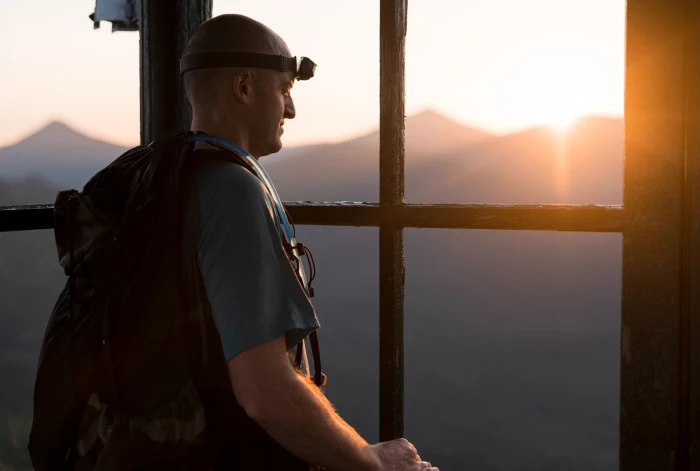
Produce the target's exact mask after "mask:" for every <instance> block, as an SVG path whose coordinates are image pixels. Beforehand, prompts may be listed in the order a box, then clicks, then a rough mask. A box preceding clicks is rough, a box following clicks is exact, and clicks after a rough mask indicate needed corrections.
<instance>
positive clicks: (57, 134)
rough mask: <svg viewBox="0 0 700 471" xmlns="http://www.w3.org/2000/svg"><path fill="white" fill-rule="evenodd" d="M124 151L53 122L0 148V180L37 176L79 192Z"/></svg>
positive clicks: (123, 148) (121, 148)
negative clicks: (91, 178)
mask: <svg viewBox="0 0 700 471" xmlns="http://www.w3.org/2000/svg"><path fill="white" fill-rule="evenodd" d="M126 149H127V148H126V147H122V146H117V145H114V144H110V143H108V142H104V141H100V140H98V139H92V138H90V137H87V136H85V135H83V134H81V133H79V132H77V131H75V130H74V129H72V128H70V127H69V126H67V125H66V124H64V123H61V122H57V121H54V122H51V123H49V124H47V125H46V126H44V127H42V128H41V129H39V130H38V131H36V132H34V133H32V134H30V135H29V136H27V137H25V138H24V139H22V140H20V141H19V142H17V143H16V144H13V145H11V146H8V147H2V148H0V177H2V178H5V179H21V178H24V177H27V176H40V177H41V178H43V179H44V180H46V181H48V182H50V183H53V184H54V185H56V186H58V187H60V188H78V189H80V188H82V185H84V184H85V183H86V182H87V180H88V179H89V178H90V177H91V176H92V175H94V174H95V172H97V171H98V170H100V169H101V168H103V167H104V166H105V165H107V164H108V163H110V162H112V161H113V160H114V159H116V158H117V157H118V156H119V155H120V154H122V153H123V152H124V151H125V150H126Z"/></svg>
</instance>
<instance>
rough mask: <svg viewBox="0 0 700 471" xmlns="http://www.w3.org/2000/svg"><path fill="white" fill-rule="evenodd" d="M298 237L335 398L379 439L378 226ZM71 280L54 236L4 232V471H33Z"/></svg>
mask: <svg viewBox="0 0 700 471" xmlns="http://www.w3.org/2000/svg"><path fill="white" fill-rule="evenodd" d="M0 188H2V187H1V186H0ZM297 235H298V237H299V240H301V241H303V242H304V243H306V244H308V246H309V247H311V249H312V250H313V253H314V256H315V259H316V266H317V270H318V278H317V279H316V280H315V281H314V286H315V288H316V297H315V298H314V306H315V307H316V311H317V314H318V316H319V319H320V321H321V324H322V329H321V330H320V332H319V342H320V347H321V353H322V360H323V370H324V372H325V373H326V374H327V375H328V377H329V381H328V387H327V393H328V397H329V398H330V400H331V401H332V402H333V404H334V405H335V406H336V407H337V409H338V411H339V412H340V414H341V415H342V416H343V417H344V418H345V419H346V420H347V421H348V422H349V423H350V424H351V425H353V426H354V427H356V428H357V430H358V431H359V432H360V433H361V434H362V435H363V436H365V437H366V438H367V439H368V440H372V441H376V440H377V439H378V423H379V403H378V397H379V363H378V358H379V336H378V318H379V315H378V311H377V310H378V283H379V281H378V271H377V263H376V261H377V258H378V233H377V229H376V228H360V229H356V228H325V227H308V226H299V227H297ZM339 247H342V250H339ZM65 279H66V278H65V276H64V274H63V271H62V269H61V268H60V266H59V264H58V258H57V255H56V249H55V242H54V237H53V232H52V231H30V232H15V233H0V313H2V315H0V383H2V384H3V385H5V387H4V388H0V468H2V467H3V466H5V467H8V466H11V467H14V469H16V470H20V469H29V457H28V454H27V451H26V446H27V440H28V433H29V427H30V425H31V417H32V397H33V388H34V379H35V374H36V366H37V361H38V355H39V351H40V347H41V341H42V339H43V335H44V329H45V327H46V322H47V321H48V318H49V315H50V313H51V309H52V308H53V305H54V303H55V301H56V299H57V296H58V294H59V293H60V291H61V289H62V288H63V284H64V283H65ZM3 469H5V468H3ZM8 469H12V468H8Z"/></svg>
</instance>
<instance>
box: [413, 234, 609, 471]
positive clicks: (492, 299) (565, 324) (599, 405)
mask: <svg viewBox="0 0 700 471" xmlns="http://www.w3.org/2000/svg"><path fill="white" fill-rule="evenodd" d="M405 244H406V246H405V249H406V319H405V329H406V330H405V336H406V337H405V342H406V358H405V364H406V366H405V368H406V371H405V377H406V436H407V438H408V439H409V440H411V441H413V442H414V443H415V444H416V446H417V448H418V450H419V452H420V453H421V456H423V457H424V458H425V459H427V460H429V461H431V462H432V463H433V464H435V465H436V466H439V467H440V468H441V469H442V468H444V469H466V468H467V467H469V468H474V469H492V470H513V469H523V470H538V469H571V470H578V469H580V470H606V471H607V470H615V469H617V466H618V464H617V463H618V445H619V438H618V423H619V379H620V329H621V327H620V326H621V318H620V315H621V314H620V304H621V301H620V299H621V256H622V238H621V235H619V234H586V233H553V232H534V231H532V232H520V231H517V232H516V231H495V230H493V231H481V230H470V231H456V230H427V231H426V230H415V229H409V230H407V231H406V239H405Z"/></svg>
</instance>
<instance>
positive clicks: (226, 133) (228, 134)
mask: <svg viewBox="0 0 700 471" xmlns="http://www.w3.org/2000/svg"><path fill="white" fill-rule="evenodd" d="M190 129H191V130H192V131H200V132H203V133H206V134H209V135H210V136H215V137H220V138H221V139H226V140H227V141H229V142H233V143H234V144H236V145H238V146H239V147H242V148H243V149H245V150H246V151H248V152H250V148H249V139H248V137H247V135H246V133H245V132H244V131H243V129H241V128H240V126H236V125H229V126H221V125H216V124H213V123H208V122H206V121H203V120H201V119H197V118H196V117H195V118H194V119H193V120H192V126H191V127H190ZM194 148H195V149H214V147H213V146H212V145H211V144H209V143H207V142H202V141H199V142H197V143H195V146H194Z"/></svg>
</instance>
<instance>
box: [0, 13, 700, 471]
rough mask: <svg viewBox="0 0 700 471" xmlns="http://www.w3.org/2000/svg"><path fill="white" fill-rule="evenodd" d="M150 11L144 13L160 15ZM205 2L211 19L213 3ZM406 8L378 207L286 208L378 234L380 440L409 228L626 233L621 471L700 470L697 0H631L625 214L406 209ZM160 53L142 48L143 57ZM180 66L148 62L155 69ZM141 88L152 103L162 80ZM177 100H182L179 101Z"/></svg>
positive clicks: (164, 43) (398, 19)
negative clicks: (698, 395)
mask: <svg viewBox="0 0 700 471" xmlns="http://www.w3.org/2000/svg"><path fill="white" fill-rule="evenodd" d="M181 1H183V2H184V0H181ZM554 3H555V2H551V5H554ZM557 4H561V2H557ZM142 5H145V6H146V11H150V9H154V10H155V9H158V8H159V7H157V6H156V4H155V3H143V4H142ZM201 5H202V6H203V8H202V9H201V11H206V8H204V7H206V6H207V5H209V6H210V3H209V2H208V1H206V0H203V1H202V3H201ZM483 5H484V6H485V5H486V2H483ZM586 5H587V7H588V5H591V4H590V3H588V4H586ZM528 6H529V7H531V6H532V5H531V4H528ZM406 8H407V6H406V2H405V0H381V2H379V11H380V14H379V23H380V41H379V50H380V69H379V79H380V80H379V83H380V106H379V110H380V116H379V122H380V129H381V132H380V136H379V140H380V159H379V166H380V191H379V196H380V198H379V204H319V203H290V204H289V209H290V212H291V213H292V216H293V217H294V219H295V220H296V222H297V224H306V225H314V224H315V225H339V226H374V227H377V226H378V227H379V277H378V279H379V306H380V313H379V317H380V323H381V329H380V345H379V358H380V368H379V372H380V375H379V376H380V377H379V383H380V392H379V396H380V407H379V417H380V434H379V438H380V439H382V440H386V439H390V438H393V437H397V436H401V435H404V420H403V419H404V409H405V407H404V405H405V404H404V388H403V384H404V362H403V359H404V349H403V337H404V330H403V321H404V313H403V304H404V283H403V275H404V264H403V262H404V238H403V232H404V228H406V227H415V228H432V229H438V228H463V229H472V230H474V229H491V230H493V229H504V230H505V229H507V230H551V231H580V232H605V233H621V234H622V241H623V242H622V249H623V250H622V270H621V273H622V311H621V324H622V325H621V329H620V332H621V344H620V362H619V365H620V368H621V369H620V405H621V409H620V410H621V413H620V416H619V421H620V434H619V466H620V469H621V470H622V471H627V470H637V469H654V470H669V471H670V470H671V469H674V470H677V469H682V470H687V469H694V468H696V467H697V458H696V455H697V453H694V452H693V453H691V450H692V449H693V447H694V445H693V444H694V443H695V442H696V441H697V436H698V427H697V423H696V422H697V421H695V420H694V419H692V418H693V417H697V416H698V410H697V409H698V405H697V404H696V403H695V402H693V401H691V397H692V392H693V391H695V390H697V389H698V388H700V383H699V382H698V376H697V375H691V372H692V371H694V369H692V368H691V366H692V365H693V364H694V361H695V359H696V358H698V346H697V342H695V340H696V339H697V335H696V332H695V331H697V326H696V323H695V317H696V316H695V314H696V313H695V310H696V309H695V308H694V307H693V306H695V305H696V304H697V301H698V299H697V298H698V296H697V293H696V292H695V291H696V290H694V288H693V287H694V286H698V282H699V281H700V280H698V279H697V278H698V276H697V267H698V266H699V265H700V260H698V259H697V257H696V256H695V253H696V250H694V249H693V247H694V246H697V244H698V243H700V233H699V232H698V231H697V228H696V227H695V226H696V225H695V224H693V223H692V222H693V221H695V220H697V218H698V214H697V213H698V211H700V210H699V209H698V205H697V204H696V203H697V202H696V201H694V199H693V198H692V197H691V196H692V195H693V194H694V191H693V190H694V189H695V188H697V187H700V178H698V175H696V174H697V172H694V171H693V168H694V166H695V165H694V163H693V162H695V161H696V160H697V149H696V147H697V146H696V145H695V143H696V142H698V136H697V129H698V126H697V122H696V121H697V116H698V115H700V106H699V105H698V103H697V100H695V97H697V96H698V95H700V90H698V87H699V85H698V82H697V80H693V77H695V76H696V75H697V73H698V64H699V62H698V61H697V60H695V58H696V57H698V54H695V53H694V52H697V51H698V50H700V39H699V38H698V36H697V35H696V34H695V29H694V28H693V27H692V26H693V25H694V23H695V22H696V21H697V18H698V16H700V11H698V9H697V7H696V6H695V5H693V4H691V3H689V2H647V1H646V0H628V1H627V5H626V22H627V24H626V29H625V47H626V52H625V79H624V80H625V86H624V90H625V122H624V131H625V143H624V151H625V152H624V155H625V159H624V173H623V174H624V193H623V202H624V207H619V206H616V207H594V206H586V205H577V204H571V202H569V203H567V205H564V206H561V205H545V206H536V205H534V204H529V205H522V203H521V205H520V206H494V205H474V204H462V205H460V204H456V205H417V204H416V205H412V204H409V205H407V204H404V152H403V151H404V142H403V139H402V136H403V131H404V124H405V121H404V116H405V111H406V106H405V102H404V98H405V96H406V95H405V86H404V85H405V77H404V72H405V68H404V65H405V50H404V46H405V41H406V39H405V32H406V30H405V27H406V12H407V10H406ZM520 8H522V5H521V6H520ZM183 11H185V9H183ZM344 11H345V10H344ZM347 11H351V10H350V9H348V10H347ZM543 11H545V10H543ZM419 12H420V6H419ZM545 13H546V11H545ZM583 13H586V12H585V11H584V12H582V14H583ZM499 15H501V16H500V17H502V18H506V19H508V20H509V21H515V22H517V21H519V20H520V19H521V18H520V17H519V16H518V15H517V10H514V9H508V8H504V9H503V10H502V11H500V12H499ZM509 15H510V17H509ZM195 16H196V15H190V16H188V17H187V18H188V19H189V20H190V21H193V24H191V25H188V26H191V27H194V26H196V24H197V23H198V22H199V21H197V22H194V20H192V18H194V17H195ZM179 19H180V20H181V21H185V18H184V16H183V17H182V18H179ZM173 29H174V28H173ZM463 30H464V31H465V32H466V33H465V34H467V33H469V30H468V29H465V28H463ZM358 31H359V29H358ZM411 31H412V30H411ZM146 39H154V38H151V37H149V38H146ZM157 39H158V41H157V42H158V43H159V44H158V47H162V48H166V50H169V51H170V52H173V49H176V51H175V52H177V48H178V47H181V46H182V45H181V44H179V43H178V42H177V41H174V40H170V39H172V38H169V37H165V36H163V37H161V38H157ZM513 45H514V47H517V46H518V43H517V42H513ZM158 47H156V48H155V49H149V48H146V49H144V54H145V56H146V58H148V57H149V56H148V54H150V52H149V51H155V50H156V49H158ZM167 48H170V49H167ZM176 56H177V54H173V55H172V57H176ZM431 65H432V63H431ZM172 66H173V64H163V63H159V62H157V61H151V62H147V68H159V67H172ZM145 85H146V86H145V87H144V89H146V90H147V96H146V97H145V98H149V97H148V90H149V89H152V88H153V87H150V88H149V85H154V84H145ZM151 91H153V90H151ZM170 98H171V99H172V101H173V102H175V101H177V100H178V99H181V98H182V97H181V96H178V95H177V94H175V93H174V94H173V96H171V97H170ZM164 103H166V102H164ZM152 111H154V110H153V109H152V108H150V107H146V110H145V114H144V119H145V120H148V122H149V123H151V122H156V123H159V122H160V121H162V120H166V119H167V116H165V115H164V114H163V113H161V114H158V113H151V112H152ZM154 129H157V126H154ZM447 196H449V195H443V196H441V198H444V197H447ZM440 201H442V200H440ZM594 202H595V201H594ZM472 203H473V202H472ZM536 204H538V205H539V204H541V203H539V202H538V203H536ZM51 211H52V208H51V206H50V205H47V206H44V207H38V208H23V209H17V208H4V209H3V210H2V211H0V230H2V231H16V230H30V229H37V228H50V227H51V224H52V221H51ZM613 237H614V236H613ZM407 240H408V239H407ZM610 240H612V239H610ZM409 322H410V320H409ZM691 340H692V342H691ZM409 354H410V353H409ZM407 358H409V357H408V356H407ZM691 360H692V361H691ZM409 400H410V398H409ZM406 404H409V403H408V402H407V403H406ZM603 440H604V441H605V440H608V441H607V442H606V443H610V440H612V439H611V438H610V437H608V438H603Z"/></svg>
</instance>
